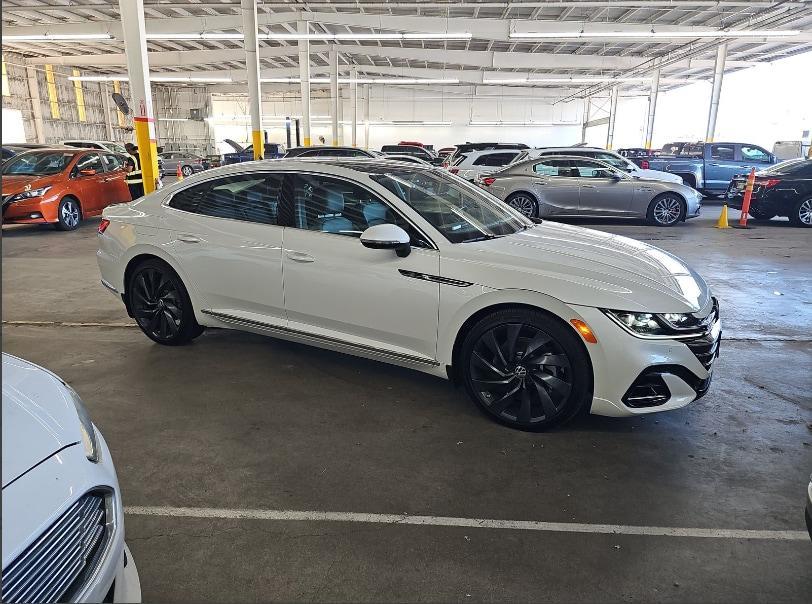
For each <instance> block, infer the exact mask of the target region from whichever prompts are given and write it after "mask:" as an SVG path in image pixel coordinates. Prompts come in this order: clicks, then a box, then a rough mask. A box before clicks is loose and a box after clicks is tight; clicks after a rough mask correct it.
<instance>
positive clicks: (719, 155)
mask: <svg viewBox="0 0 812 604" xmlns="http://www.w3.org/2000/svg"><path fill="white" fill-rule="evenodd" d="M710 156H711V159H721V160H733V159H735V158H736V155H735V153H734V151H733V147H732V145H711V149H710Z"/></svg>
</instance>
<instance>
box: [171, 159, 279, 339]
mask: <svg viewBox="0 0 812 604" xmlns="http://www.w3.org/2000/svg"><path fill="white" fill-rule="evenodd" d="M282 180H283V175H282V174H279V173H263V172H251V173H248V174H240V175H236V176H228V177H221V178H216V179H212V180H209V181H206V182H204V183H201V184H199V185H195V186H192V187H189V188H187V189H183V190H181V191H179V192H177V193H175V195H173V196H172V197H171V198H170V200H169V201H168V202H167V211H166V213H165V215H164V216H165V221H166V226H167V227H168V228H169V229H170V230H171V232H172V238H171V239H172V242H171V244H170V245H171V250H172V255H173V256H174V257H175V258H176V259H177V261H178V262H179V263H180V266H181V268H182V270H183V272H184V274H185V275H186V277H187V279H189V282H190V283H191V285H192V287H194V289H195V292H196V293H197V295H198V296H199V298H200V306H201V308H204V309H206V310H207V311H208V312H210V313H216V314H218V315H220V316H223V315H225V316H227V317H232V318H235V317H236V318H238V319H242V320H249V321H259V322H262V323H268V324H272V325H278V326H281V325H284V323H285V308H284V296H283V294H282V241H283V236H284V231H285V229H284V228H283V227H282V226H279V222H278V216H279V211H278V208H279V199H280V195H281V189H282Z"/></svg>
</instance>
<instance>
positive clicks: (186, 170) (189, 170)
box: [180, 166, 195, 176]
mask: <svg viewBox="0 0 812 604" xmlns="http://www.w3.org/2000/svg"><path fill="white" fill-rule="evenodd" d="M180 171H181V174H183V175H184V176H191V175H192V174H194V173H195V171H194V170H193V169H192V166H183V168H181V170H180Z"/></svg>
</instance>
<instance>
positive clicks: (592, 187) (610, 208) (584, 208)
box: [573, 158, 634, 217]
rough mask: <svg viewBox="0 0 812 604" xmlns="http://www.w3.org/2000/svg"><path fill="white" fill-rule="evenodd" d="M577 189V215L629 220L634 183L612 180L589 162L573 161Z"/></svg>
mask: <svg viewBox="0 0 812 604" xmlns="http://www.w3.org/2000/svg"><path fill="white" fill-rule="evenodd" d="M573 165H574V169H575V170H577V171H578V176H579V178H578V181H579V184H580V186H581V202H580V212H579V213H580V214H582V215H585V216H620V217H622V216H629V215H630V214H631V211H630V210H631V207H632V200H633V199H634V181H633V180H631V179H627V178H620V179H618V178H613V177H612V174H613V172H612V170H611V168H609V167H607V166H606V165H604V164H603V163H600V162H597V161H595V160H592V159H588V158H583V159H578V160H573Z"/></svg>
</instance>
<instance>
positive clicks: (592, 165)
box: [573, 159, 609, 178]
mask: <svg viewBox="0 0 812 604" xmlns="http://www.w3.org/2000/svg"><path fill="white" fill-rule="evenodd" d="M573 163H574V164H575V167H574V170H577V171H578V176H580V177H581V178H608V177H609V168H607V167H605V166H603V165H601V164H599V163H596V162H591V161H589V160H588V159H579V160H577V161H573Z"/></svg>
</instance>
